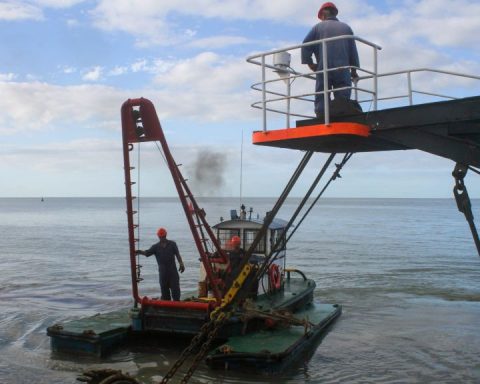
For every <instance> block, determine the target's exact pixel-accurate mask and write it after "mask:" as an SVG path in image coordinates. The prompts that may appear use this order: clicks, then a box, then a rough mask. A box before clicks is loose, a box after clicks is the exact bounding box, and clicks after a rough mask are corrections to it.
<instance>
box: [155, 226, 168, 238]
mask: <svg viewBox="0 0 480 384" xmlns="http://www.w3.org/2000/svg"><path fill="white" fill-rule="evenodd" d="M157 236H158V237H166V236H167V230H166V229H165V228H158V231H157Z"/></svg>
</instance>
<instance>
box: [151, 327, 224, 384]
mask: <svg viewBox="0 0 480 384" xmlns="http://www.w3.org/2000/svg"><path fill="white" fill-rule="evenodd" d="M214 324H215V322H214V321H211V320H209V321H208V322H206V323H205V324H203V325H202V327H201V328H200V332H199V333H197V335H195V337H194V338H193V339H192V340H191V342H190V345H189V346H188V347H187V348H185V349H184V350H183V351H182V353H181V354H180V357H179V358H178V359H177V361H176V362H175V364H173V366H172V368H170V370H169V371H168V372H167V374H166V375H165V376H164V377H163V379H162V381H161V382H160V383H161V384H165V383H168V381H169V380H170V379H171V378H172V377H173V376H174V375H175V373H176V372H177V371H178V369H179V368H180V367H181V366H182V365H183V363H184V362H185V360H186V359H187V358H188V356H190V355H191V354H192V352H193V351H194V350H195V349H196V348H198V346H199V345H200V343H201V342H202V341H203V339H204V338H206V337H208V336H209V335H210V333H211V332H210V328H211V327H212V326H213V325H214Z"/></svg>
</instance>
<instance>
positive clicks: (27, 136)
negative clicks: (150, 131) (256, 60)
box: [0, 0, 480, 198]
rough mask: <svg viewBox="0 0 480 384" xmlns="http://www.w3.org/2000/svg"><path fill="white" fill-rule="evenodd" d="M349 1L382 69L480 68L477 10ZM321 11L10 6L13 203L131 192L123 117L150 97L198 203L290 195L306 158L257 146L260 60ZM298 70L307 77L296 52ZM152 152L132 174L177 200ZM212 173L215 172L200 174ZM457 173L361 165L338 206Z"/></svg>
mask: <svg viewBox="0 0 480 384" xmlns="http://www.w3.org/2000/svg"><path fill="white" fill-rule="evenodd" d="M335 3H336V5H337V7H338V8H339V15H338V17H339V19H340V20H341V21H345V22H347V23H348V24H349V25H350V26H351V28H352V29H353V31H354V33H355V35H357V36H359V37H361V38H364V39H366V40H368V41H371V42H374V43H375V44H378V45H379V46H381V47H382V50H381V51H379V56H378V66H379V72H380V73H386V72H391V71H404V70H407V69H412V68H435V69H442V70H448V71H455V72H461V73H466V74H474V75H478V74H479V72H480V71H479V64H478V63H479V62H480V60H479V59H480V45H479V44H478V36H479V35H480V18H479V17H478V15H480V2H478V1H477V0H448V1H446V0H416V1H413V0H395V1H393V0H391V1H389V0H386V1H372V0H362V1H356V0H338V1H336V2H335ZM320 5H321V2H318V1H312V0H295V1H292V0H277V1H271V0H195V1H186V0H177V1H163V0H137V1H133V0H87V1H82V0H30V1H27V0H25V1H20V0H17V1H0V36H1V44H0V92H1V95H2V104H3V105H2V108H0V135H1V143H2V144H1V146H0V175H1V177H2V188H0V197H40V196H45V197H48V196H65V197H76V196H105V197H107V196H123V195H124V192H125V191H124V182H123V163H122V149H121V148H122V147H121V146H122V143H121V123H120V107H121V105H122V103H123V102H124V101H125V100H127V99H128V98H137V97H145V98H148V99H150V100H151V101H152V102H153V103H154V105H155V107H156V110H157V114H158V116H159V119H160V121H161V124H162V127H163V130H164V132H165V135H166V137H167V140H168V143H169V145H170V147H171V151H172V153H173V155H174V157H175V159H176V161H177V162H178V163H181V164H182V172H183V173H184V175H185V176H186V177H187V178H188V179H189V181H190V182H191V188H192V191H193V193H194V194H196V195H199V196H210V195H213V196H238V195H239V194H241V195H242V196H278V195H279V194H280V193H281V191H282V189H283V187H284V185H285V184H286V182H287V181H288V179H289V177H290V175H291V174H292V172H293V170H294V169H295V167H296V165H297V163H298V162H299V160H300V158H301V157H302V155H303V153H302V152H299V151H291V150H287V149H278V148H268V147H259V146H254V145H252V143H251V134H252V132H253V131H256V130H260V129H262V113H261V111H259V110H257V109H253V108H251V106H250V105H251V104H252V103H254V102H256V101H258V100H259V99H260V97H261V95H260V94H259V93H258V92H255V91H253V90H252V89H251V88H250V86H251V85H252V84H253V83H256V82H258V81H259V80H260V71H259V67H257V66H255V65H252V64H249V63H247V62H246V57H248V56H251V55H253V54H256V53H258V52H265V51H271V50H274V49H278V48H282V47H287V46H294V45H297V44H299V43H301V41H302V40H303V38H304V37H305V35H306V34H307V33H308V31H309V30H310V28H311V27H312V26H313V25H315V24H316V23H317V22H318V19H317V11H318V8H319V6H320ZM359 51H360V60H361V62H362V66H363V65H365V67H369V66H370V67H371V65H372V57H373V56H372V54H371V50H369V49H366V48H365V47H363V46H362V47H359ZM291 67H292V68H293V69H294V70H296V71H298V72H306V67H305V66H302V65H301V63H300V60H299V57H298V54H293V56H292V63H291ZM275 76H276V75H275ZM414 81H415V86H417V85H418V87H419V88H421V89H425V90H428V91H430V90H439V91H440V92H441V93H445V92H447V91H448V92H450V94H454V95H455V96H459V97H465V96H472V95H478V94H479V92H480V81H479V80H476V81H469V80H468V81H467V80H464V79H463V80H460V81H459V79H458V78H454V77H448V76H443V77H442V76H439V77H432V76H425V75H421V76H418V78H417V79H415V80H414ZM404 86H405V79H399V78H392V79H389V80H387V81H385V83H383V84H382V85H381V89H380V93H382V92H383V94H384V95H389V94H391V93H390V92H392V91H393V90H394V91H399V92H402V91H400V89H403V88H401V87H404ZM311 87H313V83H312V85H311ZM432 87H433V88H432ZM401 102H402V101H401V100H395V101H394V102H393V103H391V106H395V105H397V104H398V103H401ZM418 102H422V99H421V98H419V100H418ZM396 103H397V104H396ZM398 105H400V104H398ZM380 107H383V106H380ZM364 108H367V109H368V108H371V105H368V104H367V105H366V106H364ZM268 128H269V129H282V128H285V121H284V120H283V119H278V118H275V117H274V116H273V117H272V118H271V120H269V127H268ZM142 146H144V147H143V149H142V150H141V151H142V152H141V154H142V156H141V157H140V159H141V160H140V162H139V164H137V165H138V167H137V168H139V169H140V171H139V173H138V174H137V175H136V176H134V177H138V178H140V179H141V180H142V186H141V188H142V189H141V191H138V193H141V194H142V196H161V197H163V196H174V195H175V190H174V186H173V183H172V180H171V178H170V176H169V175H168V173H167V169H166V166H165V163H164V161H163V160H162V157H161V155H160V154H159V153H158V150H157V149H156V147H155V146H153V145H150V146H149V145H148V144H142ZM326 157H327V155H325V154H318V155H316V156H315V158H314V160H313V163H312V164H311V165H310V166H309V168H308V169H307V171H306V174H305V176H304V177H303V178H302V179H301V180H300V182H299V184H298V186H297V187H296V188H295V190H294V195H297V196H303V194H304V193H305V190H306V188H307V187H308V183H309V182H311V181H312V178H313V177H314V176H315V175H316V172H317V171H318V169H320V167H321V165H322V164H323V162H324V161H325V160H326ZM338 161H339V160H337V162H338ZM200 165H204V166H205V167H206V168H207V169H209V170H210V173H208V172H207V173H206V174H205V173H204V174H203V175H202V174H201V173H200V174H199V166H200ZM453 167H454V163H453V162H452V161H450V160H446V159H442V158H438V157H435V156H433V155H429V154H425V153H421V152H419V151H395V152H388V153H386V152H383V153H368V154H365V153H364V154H355V155H354V156H353V157H352V159H351V160H350V161H349V163H348V164H347V165H346V166H345V168H344V170H343V171H342V178H341V179H338V180H337V181H335V183H333V184H332V187H331V188H330V189H329V190H328V192H327V194H326V195H327V196H331V197H333V196H336V197H424V198H429V197H433V198H435V197H440V198H448V197H451V196H452V188H453V185H454V182H453V178H452V176H451V172H452V170H453ZM137 171H138V170H137ZM466 184H467V187H468V190H469V194H470V196H471V197H477V198H478V197H480V177H479V176H478V175H475V174H474V173H472V172H470V173H469V174H468V175H467V178H466Z"/></svg>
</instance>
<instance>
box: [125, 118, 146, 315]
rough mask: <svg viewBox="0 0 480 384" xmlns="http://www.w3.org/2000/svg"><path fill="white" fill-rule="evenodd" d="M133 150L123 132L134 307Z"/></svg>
mask: <svg viewBox="0 0 480 384" xmlns="http://www.w3.org/2000/svg"><path fill="white" fill-rule="evenodd" d="M122 120H123V122H122V125H126V124H127V123H126V122H125V120H126V118H125V115H122ZM132 149H133V144H131V143H129V142H128V139H127V138H126V134H125V132H124V133H123V169H124V174H125V200H126V203H127V222H128V243H129V251H130V274H131V278H132V295H133V298H134V299H135V306H136V305H137V303H140V301H141V299H140V296H139V295H138V282H137V273H136V272H137V260H136V255H135V224H134V220H133V215H134V214H135V212H134V210H133V203H132V201H133V197H132V179H131V176H130V170H131V166H130V150H132Z"/></svg>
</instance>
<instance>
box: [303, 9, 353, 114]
mask: <svg viewBox="0 0 480 384" xmlns="http://www.w3.org/2000/svg"><path fill="white" fill-rule="evenodd" d="M337 14H338V9H337V7H336V6H335V4H333V3H331V2H328V3H324V4H323V5H322V6H321V7H320V10H319V11H318V18H319V19H320V20H321V22H320V23H318V24H317V25H315V26H314V27H313V28H312V29H311V31H310V32H309V33H308V34H307V36H306V37H305V39H304V40H303V43H308V42H311V41H315V40H321V39H326V38H329V37H336V36H344V35H351V36H353V31H352V29H351V28H350V27H349V26H348V25H347V24H345V23H342V22H341V21H339V20H338V19H337ZM325 44H326V45H327V47H326V48H327V58H328V61H327V69H330V68H338V67H344V66H352V67H359V66H360V60H359V58H358V52H357V46H356V44H355V40H353V39H350V38H345V39H340V40H334V41H330V42H327V43H325ZM301 54H302V64H307V65H308V67H309V68H310V69H311V70H312V71H313V72H317V71H323V69H324V63H323V57H322V56H323V55H322V44H318V45H317V44H315V45H309V46H306V47H302V53H301ZM312 55H314V56H315V60H316V63H314V62H313V60H312ZM356 78H358V75H357V71H356V69H355V68H351V69H348V68H343V69H337V70H334V71H329V72H328V85H327V87H326V88H327V90H328V89H332V88H342V87H351V86H352V79H356ZM351 91H352V90H351V88H348V89H342V90H339V91H334V92H333V94H334V97H335V99H345V100H348V99H350V95H351ZM315 92H317V94H316V95H315V113H316V114H317V117H320V116H322V115H323V114H324V108H325V107H324V97H325V94H323V93H322V94H318V92H324V81H323V72H320V73H317V81H316V86H315ZM329 99H330V97H329Z"/></svg>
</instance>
